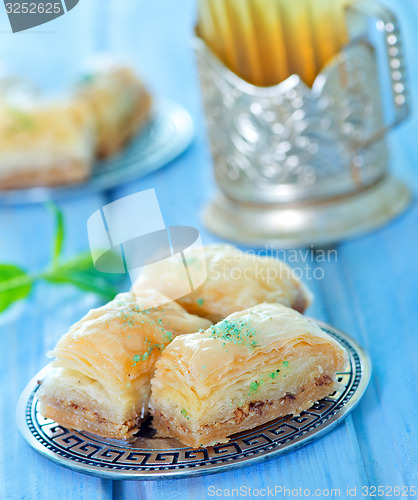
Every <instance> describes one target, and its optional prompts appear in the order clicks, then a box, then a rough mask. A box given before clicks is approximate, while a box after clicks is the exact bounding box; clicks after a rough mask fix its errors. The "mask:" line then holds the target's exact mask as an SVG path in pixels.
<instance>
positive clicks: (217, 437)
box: [150, 304, 347, 447]
mask: <svg viewBox="0 0 418 500" xmlns="http://www.w3.org/2000/svg"><path fill="white" fill-rule="evenodd" d="M346 362H347V355H346V352H345V350H344V348H343V347H342V346H341V345H340V344H339V343H338V342H336V341H335V340H334V339H333V338H332V337H330V336H329V335H328V334H326V333H325V332H323V331H322V330H321V329H320V328H319V327H318V326H317V325H316V324H315V323H313V322H312V321H311V320H309V319H307V318H305V317H304V316H302V315H301V314H299V313H298V312H296V311H294V310H293V309H290V308H288V307H285V306H283V305H279V304H261V305H258V306H256V307H253V308H251V309H247V310H245V311H242V312H238V313H235V314H232V315H231V316H229V317H228V318H226V319H225V320H223V321H221V322H220V323H218V324H216V325H213V326H211V327H209V328H208V329H207V330H206V331H203V332H199V333H195V334H192V335H182V336H179V337H177V338H176V339H175V340H174V341H173V342H172V343H171V344H170V345H169V346H168V347H167V349H166V350H165V351H164V353H163V355H162V357H161V358H160V360H159V361H158V362H157V365H156V366H157V368H156V372H155V376H154V378H153V380H152V395H151V400H150V408H151V413H152V414H153V422H154V424H153V425H154V427H155V428H156V429H157V431H158V434H159V435H160V436H165V437H174V438H177V439H179V440H180V441H181V442H182V443H184V444H186V445H188V446H192V447H199V446H207V445H213V444H216V443H224V442H227V441H228V436H230V435H232V434H235V433H237V432H240V431H244V430H247V429H252V428H254V427H257V426H259V425H261V424H264V423H266V422H269V421H270V420H273V419H275V418H277V417H281V416H285V415H287V414H293V415H297V414H299V413H300V412H302V411H304V410H306V409H308V408H309V407H310V406H312V405H313V404H314V403H315V402H316V401H318V400H320V399H322V398H323V397H325V396H327V395H329V394H331V393H332V392H333V391H334V390H335V389H336V387H337V384H338V382H337V381H336V374H337V372H340V371H343V370H344V368H345V365H346Z"/></svg>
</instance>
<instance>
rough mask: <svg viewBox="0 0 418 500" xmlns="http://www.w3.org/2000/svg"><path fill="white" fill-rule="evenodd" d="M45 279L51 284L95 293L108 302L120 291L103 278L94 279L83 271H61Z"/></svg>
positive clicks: (46, 276) (96, 277) (50, 274)
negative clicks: (74, 287) (65, 285)
mask: <svg viewBox="0 0 418 500" xmlns="http://www.w3.org/2000/svg"><path fill="white" fill-rule="evenodd" d="M44 278H45V280H46V281H49V282H50V283H68V284H71V285H74V286H76V287H77V288H79V289H80V290H84V291H86V292H92V293H95V294H96V295H100V296H101V297H104V298H105V299H106V300H112V299H114V298H115V296H116V295H117V294H118V290H117V289H116V288H115V287H114V286H113V285H111V284H109V283H108V282H107V281H106V280H105V279H103V277H98V276H94V277H92V276H91V274H89V273H84V272H81V271H62V270H60V271H56V272H52V273H49V274H47V275H44Z"/></svg>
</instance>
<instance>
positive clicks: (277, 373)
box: [269, 370, 280, 380]
mask: <svg viewBox="0 0 418 500" xmlns="http://www.w3.org/2000/svg"><path fill="white" fill-rule="evenodd" d="M279 373H280V370H276V371H275V372H270V373H269V377H270V378H271V380H274V379H275V378H276V377H277V376H278V375H279Z"/></svg>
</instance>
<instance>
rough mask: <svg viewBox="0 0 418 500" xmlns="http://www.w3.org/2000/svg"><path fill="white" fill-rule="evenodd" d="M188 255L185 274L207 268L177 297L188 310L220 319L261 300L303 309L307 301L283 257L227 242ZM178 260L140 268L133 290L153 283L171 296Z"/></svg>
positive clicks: (307, 294)
mask: <svg viewBox="0 0 418 500" xmlns="http://www.w3.org/2000/svg"><path fill="white" fill-rule="evenodd" d="M193 252H194V251H193V250H190V251H189V252H188V254H187V259H186V260H187V267H188V270H189V273H190V275H193V274H197V273H200V272H201V269H202V268H203V267H206V268H207V279H206V281H205V282H204V284H203V285H202V286H200V287H199V288H197V289H196V290H195V291H193V292H192V293H190V294H188V295H185V296H184V297H181V298H179V299H178V300H177V301H178V303H179V304H181V305H182V306H183V307H184V308H185V309H186V310H187V311H189V312H190V313H193V314H198V315H199V316H203V317H205V318H209V319H210V320H211V321H213V322H218V321H221V320H222V319H224V318H226V317H227V316H229V315H230V314H232V313H234V312H237V311H242V310H244V309H247V308H249V307H253V306H255V305H257V304H261V303H262V302H270V303H279V304H284V305H285V306H288V307H292V308H294V309H296V310H297V311H299V312H304V311H305V309H306V308H307V307H308V305H309V304H310V303H311V301H312V295H311V293H310V292H309V290H308V289H307V287H306V286H305V285H304V284H303V283H302V282H301V281H300V280H299V279H297V278H296V277H295V276H294V273H293V270H292V269H291V268H290V267H289V266H288V265H286V264H285V263H284V262H282V261H280V260H278V259H275V258H272V257H265V256H258V255H255V254H253V253H246V252H242V251H240V250H238V248H236V247H234V246H232V245H226V244H216V245H209V246H206V247H205V248H204V252H201V251H200V250H199V249H196V251H195V252H194V253H193ZM183 265H184V264H183V261H182V260H177V261H174V260H172V259H167V260H165V261H160V262H158V265H156V264H154V265H153V266H148V267H145V268H144V270H143V271H142V273H141V275H140V276H139V278H138V279H137V281H136V283H135V284H134V290H142V289H144V288H145V289H146V288H150V287H151V288H157V289H158V290H160V291H161V292H162V293H164V294H165V295H167V296H169V297H174V296H176V295H175V292H176V290H177V289H179V285H178V280H179V277H182V276H183V274H182V272H183V269H180V267H181V266H183Z"/></svg>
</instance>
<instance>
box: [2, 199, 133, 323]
mask: <svg viewBox="0 0 418 500" xmlns="http://www.w3.org/2000/svg"><path fill="white" fill-rule="evenodd" d="M46 207H47V208H48V209H49V210H50V211H51V212H52V214H53V215H54V218H55V232H54V241H53V245H52V256H51V262H50V264H49V265H48V266H47V267H46V268H45V269H44V270H42V271H39V272H35V273H29V272H27V271H26V270H25V269H22V268H21V267H18V266H15V265H13V264H0V313H1V312H3V311H5V310H6V309H7V308H8V307H10V306H11V305H12V304H13V303H14V302H16V301H18V300H21V299H24V298H26V297H27V296H28V295H29V294H30V293H31V291H32V289H33V287H34V285H35V284H36V283H38V282H40V281H46V282H48V283H53V284H69V285H73V286H75V287H77V288H78V289H80V290H83V291H86V292H91V293H94V294H96V295H98V296H100V297H102V298H104V299H105V300H112V299H113V298H114V297H115V295H116V294H117V293H118V290H117V288H116V286H115V284H116V283H117V282H119V281H121V278H123V277H124V275H120V274H104V273H101V272H99V271H97V270H96V269H95V267H94V264H93V261H92V258H91V254H90V252H81V253H78V254H76V255H73V256H72V257H70V258H68V259H62V258H61V253H62V249H63V245H64V240H65V224H64V216H63V214H62V212H61V210H60V209H59V208H58V207H57V206H56V205H55V204H54V203H53V202H48V203H47V204H46Z"/></svg>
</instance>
